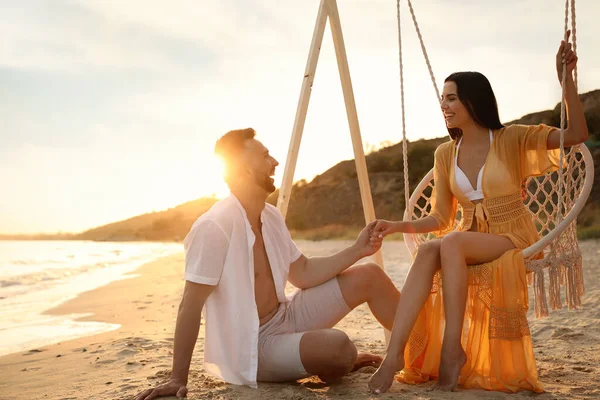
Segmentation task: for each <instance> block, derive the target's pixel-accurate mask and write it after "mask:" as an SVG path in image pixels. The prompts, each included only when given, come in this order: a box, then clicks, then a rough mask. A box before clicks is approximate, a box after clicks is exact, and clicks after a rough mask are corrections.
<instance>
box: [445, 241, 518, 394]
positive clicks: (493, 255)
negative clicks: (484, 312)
mask: <svg viewBox="0 0 600 400" xmlns="http://www.w3.org/2000/svg"><path fill="white" fill-rule="evenodd" d="M514 248H515V246H514V245H513V243H512V242H511V241H510V239H508V238H506V237H504V236H499V235H492V234H489V233H478V232H453V233H450V234H449V235H447V236H445V237H444V238H443V239H442V243H441V249H440V255H441V264H442V290H443V299H444V314H445V316H446V327H445V329H444V341H443V343H442V354H441V361H440V371H439V381H438V384H437V385H436V386H435V387H434V389H439V390H454V389H455V388H456V385H457V384H458V378H459V375H460V371H461V369H462V367H463V365H464V364H465V363H466V361H467V357H466V355H465V352H464V350H463V348H462V344H461V337H462V327H463V321H464V316H465V308H466V303H467V285H468V274H467V265H476V264H482V263H486V262H490V261H493V260H495V259H497V258H498V257H500V256H501V255H502V254H504V253H505V252H507V251H509V250H512V249H514Z"/></svg>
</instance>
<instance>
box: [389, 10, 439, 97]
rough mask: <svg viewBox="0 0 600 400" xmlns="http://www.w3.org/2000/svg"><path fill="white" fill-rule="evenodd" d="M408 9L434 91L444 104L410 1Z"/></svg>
mask: <svg viewBox="0 0 600 400" xmlns="http://www.w3.org/2000/svg"><path fill="white" fill-rule="evenodd" d="M398 3H400V2H399V1H398ZM408 8H409V9H410V15H411V16H412V20H413V23H414V25H415V30H416V31H417V36H418V37H419V43H421V51H422V52H423V56H424V57H425V63H426V64H427V70H428V71H429V76H430V77H431V82H432V83H433V89H434V90H435V95H436V98H437V99H438V101H439V102H440V104H442V96H440V91H439V89H438V86H437V83H436V82H435V76H434V75H433V69H432V68H431V62H430V61H429V56H428V55H427V49H426V48H425V42H424V41H423V36H422V35H421V29H419V23H418V22H417V17H416V16H415V10H414V9H413V6H412V2H411V1H410V0H408ZM398 23H399V22H398Z"/></svg>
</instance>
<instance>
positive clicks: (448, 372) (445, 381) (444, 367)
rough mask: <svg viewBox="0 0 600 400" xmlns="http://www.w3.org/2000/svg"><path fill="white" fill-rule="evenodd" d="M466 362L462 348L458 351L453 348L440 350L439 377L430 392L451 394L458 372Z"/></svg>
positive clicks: (455, 384) (454, 387) (456, 381)
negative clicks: (441, 391) (437, 391)
mask: <svg viewBox="0 0 600 400" xmlns="http://www.w3.org/2000/svg"><path fill="white" fill-rule="evenodd" d="M466 362H467V355H466V354H465V351H464V350H463V348H462V347H460V346H459V347H458V349H456V348H454V349H452V350H444V349H442V356H441V361H440V377H439V379H438V383H437V384H436V385H435V386H433V388H432V390H443V391H445V392H453V391H454V390H455V389H456V386H457V385H458V378H459V376H460V371H461V370H462V367H463V366H464V365H465V363H466Z"/></svg>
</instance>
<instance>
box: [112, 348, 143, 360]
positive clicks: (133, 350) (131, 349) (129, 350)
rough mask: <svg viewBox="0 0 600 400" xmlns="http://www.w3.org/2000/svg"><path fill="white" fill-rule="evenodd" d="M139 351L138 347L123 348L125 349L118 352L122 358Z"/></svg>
mask: <svg viewBox="0 0 600 400" xmlns="http://www.w3.org/2000/svg"><path fill="white" fill-rule="evenodd" d="M137 353H138V351H137V349H133V348H129V349H123V350H121V351H119V352H118V353H117V356H119V357H120V358H123V357H131V356H133V355H135V354H137Z"/></svg>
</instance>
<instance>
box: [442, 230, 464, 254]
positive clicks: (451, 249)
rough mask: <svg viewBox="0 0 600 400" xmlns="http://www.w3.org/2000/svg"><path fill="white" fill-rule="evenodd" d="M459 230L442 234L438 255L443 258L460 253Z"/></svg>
mask: <svg viewBox="0 0 600 400" xmlns="http://www.w3.org/2000/svg"><path fill="white" fill-rule="evenodd" d="M461 246H462V240H461V232H451V233H449V234H447V235H446V236H444V237H443V238H442V240H441V243H440V256H441V258H442V260H443V259H445V258H448V257H452V256H455V255H456V254H461V252H462V248H461Z"/></svg>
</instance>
